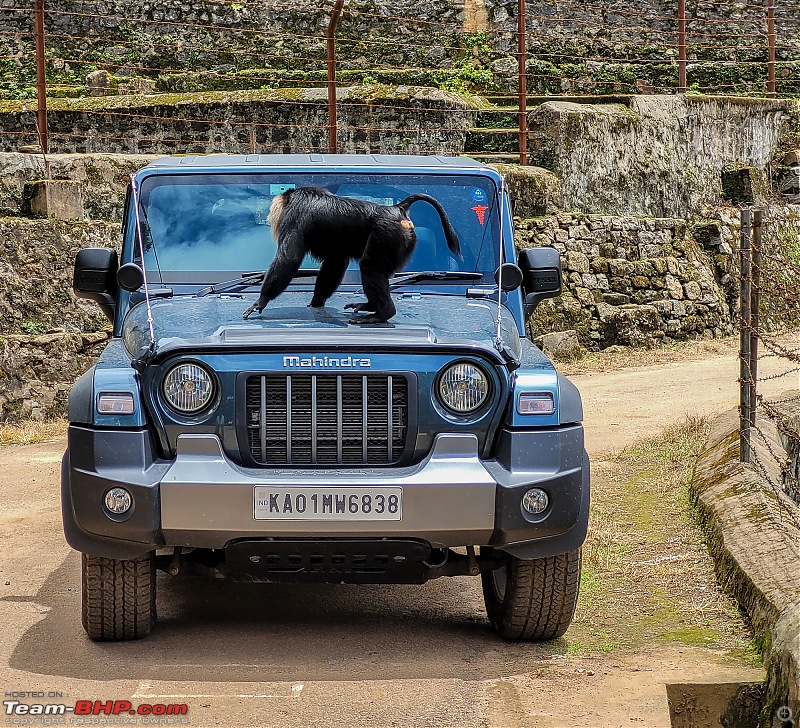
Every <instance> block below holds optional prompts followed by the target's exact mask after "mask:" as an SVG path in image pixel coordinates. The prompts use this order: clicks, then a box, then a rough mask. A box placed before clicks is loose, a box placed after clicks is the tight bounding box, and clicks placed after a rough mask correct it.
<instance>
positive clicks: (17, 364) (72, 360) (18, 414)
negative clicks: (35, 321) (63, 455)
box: [0, 331, 110, 422]
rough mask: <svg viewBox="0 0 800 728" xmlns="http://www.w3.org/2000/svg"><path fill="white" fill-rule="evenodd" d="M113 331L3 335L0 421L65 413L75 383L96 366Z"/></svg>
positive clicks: (0, 370)
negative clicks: (110, 332)
mask: <svg viewBox="0 0 800 728" xmlns="http://www.w3.org/2000/svg"><path fill="white" fill-rule="evenodd" d="M109 335H110V334H109V333H108V332H105V331H98V332H92V333H83V334H78V333H66V332H58V331H56V332H54V333H51V334H44V335H40V336H22V335H11V336H6V335H2V334H0V422H6V421H16V420H22V419H29V418H33V419H37V420H42V419H48V418H51V417H57V416H63V415H64V414H65V413H66V409H67V399H68V397H69V390H70V387H71V386H72V383H73V382H74V381H75V380H76V379H77V378H78V377H79V376H80V375H81V374H83V372H85V371H86V370H87V369H88V368H89V367H90V366H92V364H94V362H95V360H96V359H97V357H98V356H99V355H100V352H101V351H102V350H103V345H104V344H105V342H106V341H107V340H108V338H109Z"/></svg>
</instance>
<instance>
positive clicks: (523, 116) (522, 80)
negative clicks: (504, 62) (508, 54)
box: [517, 0, 528, 164]
mask: <svg viewBox="0 0 800 728" xmlns="http://www.w3.org/2000/svg"><path fill="white" fill-rule="evenodd" d="M527 39H528V34H527V32H526V28H525V0H517V57H518V68H519V163H520V164H527V163H528V69H527V63H528V47H527Z"/></svg>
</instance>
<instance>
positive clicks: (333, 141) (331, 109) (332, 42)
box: [327, 0, 344, 154]
mask: <svg viewBox="0 0 800 728" xmlns="http://www.w3.org/2000/svg"><path fill="white" fill-rule="evenodd" d="M342 7H344V0H336V4H335V5H334V6H333V12H332V13H331V19H330V21H329V22H328V33H327V41H328V52H327V55H328V58H327V60H328V151H329V152H330V153H331V154H336V152H337V151H338V134H337V131H338V129H337V128H336V26H337V25H339V18H340V17H341V15H342Z"/></svg>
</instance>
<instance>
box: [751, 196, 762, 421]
mask: <svg viewBox="0 0 800 728" xmlns="http://www.w3.org/2000/svg"><path fill="white" fill-rule="evenodd" d="M763 225H764V211H763V210H756V211H755V212H754V213H753V244H752V247H751V260H752V265H751V270H750V278H751V281H752V282H751V292H750V427H755V426H756V394H757V392H758V337H759V331H758V324H759V322H758V308H759V305H760V303H761V235H762V231H763Z"/></svg>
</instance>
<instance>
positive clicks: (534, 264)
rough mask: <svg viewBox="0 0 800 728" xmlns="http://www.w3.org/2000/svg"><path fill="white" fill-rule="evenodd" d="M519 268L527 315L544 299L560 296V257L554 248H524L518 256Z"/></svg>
mask: <svg viewBox="0 0 800 728" xmlns="http://www.w3.org/2000/svg"><path fill="white" fill-rule="evenodd" d="M519 267H520V268H521V270H522V287H523V289H524V291H525V304H526V306H527V307H528V313H529V314H530V313H531V312H532V311H533V309H535V308H536V306H538V305H539V303H540V302H541V301H543V300H544V299H545V298H555V297H556V296H558V295H560V294H561V287H562V280H561V256H560V255H559V254H558V251H557V250H556V249H555V248H526V249H525V250H523V251H521V252H520V254H519Z"/></svg>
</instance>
